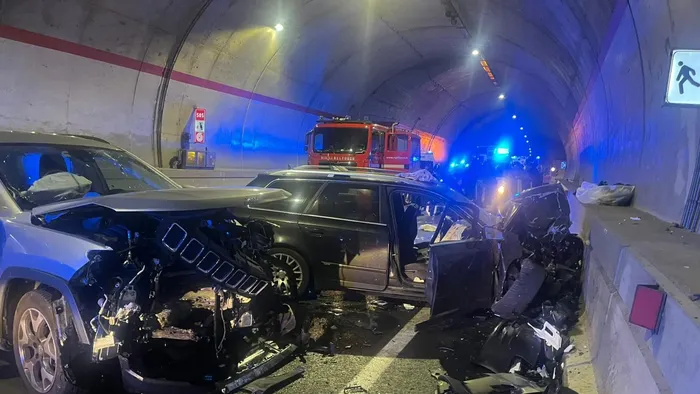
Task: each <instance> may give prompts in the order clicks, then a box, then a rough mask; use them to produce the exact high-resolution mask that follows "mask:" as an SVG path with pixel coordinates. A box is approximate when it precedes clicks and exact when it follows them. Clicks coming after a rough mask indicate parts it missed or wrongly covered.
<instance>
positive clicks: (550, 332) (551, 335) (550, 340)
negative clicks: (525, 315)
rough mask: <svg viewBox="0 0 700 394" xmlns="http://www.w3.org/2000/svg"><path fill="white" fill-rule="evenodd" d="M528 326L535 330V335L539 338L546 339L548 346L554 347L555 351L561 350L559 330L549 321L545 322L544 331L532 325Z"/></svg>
mask: <svg viewBox="0 0 700 394" xmlns="http://www.w3.org/2000/svg"><path fill="white" fill-rule="evenodd" d="M528 325H529V326H530V327H532V329H533V330H535V334H536V335H537V336H538V337H540V338H542V339H544V341H545V343H547V345H548V346H551V347H553V348H554V349H555V350H559V349H560V348H561V335H559V330H557V329H556V328H554V326H552V325H551V324H549V322H548V321H546V322H544V325H543V326H542V329H539V328H536V327H535V326H533V325H532V324H530V323H528Z"/></svg>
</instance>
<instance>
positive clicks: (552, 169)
mask: <svg viewBox="0 0 700 394" xmlns="http://www.w3.org/2000/svg"><path fill="white" fill-rule="evenodd" d="M556 170H557V169H556V168H554V167H552V168H550V169H549V172H554V171H556Z"/></svg>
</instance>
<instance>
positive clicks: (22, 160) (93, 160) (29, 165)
mask: <svg viewBox="0 0 700 394" xmlns="http://www.w3.org/2000/svg"><path fill="white" fill-rule="evenodd" d="M0 177H1V178H2V181H3V183H4V184H5V186H6V187H7V189H8V191H9V193H10V194H11V195H12V197H13V198H14V199H15V200H16V201H17V204H18V205H19V206H20V208H22V209H24V210H28V209H31V208H33V207H36V206H39V205H44V204H49V203H54V202H59V201H65V200H71V199H76V198H83V197H96V196H101V195H105V194H116V193H123V192H130V191H143V190H156V189H172V188H178V187H179V186H178V185H176V184H175V183H173V182H172V181H170V180H169V179H167V178H166V177H164V176H162V175H160V174H158V173H157V172H156V171H154V170H153V169H151V168H149V167H148V166H146V165H144V164H142V163H141V162H140V161H138V160H137V159H136V158H134V157H133V156H132V155H130V154H128V153H126V152H124V151H120V150H116V149H103V148H90V147H80V146H59V145H41V144H31V145H30V144H3V145H1V146H0Z"/></svg>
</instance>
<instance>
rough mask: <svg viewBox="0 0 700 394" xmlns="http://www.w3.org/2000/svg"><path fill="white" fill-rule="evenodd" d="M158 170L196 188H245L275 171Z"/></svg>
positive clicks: (176, 180) (178, 181)
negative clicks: (254, 179)
mask: <svg viewBox="0 0 700 394" xmlns="http://www.w3.org/2000/svg"><path fill="white" fill-rule="evenodd" d="M160 170H161V171H162V172H163V173H165V175H167V176H169V177H170V178H172V179H173V180H174V181H175V182H177V183H179V184H181V185H184V186H196V187H222V186H245V185H247V184H248V182H250V181H252V180H253V178H255V177H256V176H258V174H260V173H266V172H271V171H275V170H256V169H252V170H240V169H215V170H178V169H171V168H161V169H160Z"/></svg>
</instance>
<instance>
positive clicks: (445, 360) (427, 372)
mask: <svg viewBox="0 0 700 394" xmlns="http://www.w3.org/2000/svg"><path fill="white" fill-rule="evenodd" d="M302 304H303V305H304V306H305V308H303V309H304V310H305V315H304V316H300V318H301V319H303V321H304V324H305V326H306V327H307V329H308V330H309V334H310V336H311V340H312V344H313V345H312V346H311V348H312V349H310V350H312V351H309V352H308V353H306V354H305V355H304V356H303V357H299V358H296V359H294V360H292V361H291V362H289V363H288V364H286V365H285V366H283V367H282V368H281V369H280V370H279V371H278V372H276V373H275V374H278V373H283V372H286V371H291V370H293V369H294V368H296V367H298V366H304V367H305V368H306V373H305V375H304V377H302V378H300V379H298V380H296V381H294V382H292V383H290V384H289V385H287V386H285V387H283V388H281V389H280V390H279V391H277V392H278V393H287V394H301V393H317V394H325V393H328V394H339V393H340V394H345V393H351V392H352V393H364V392H367V393H372V394H380V393H385V394H388V393H420V394H425V393H433V392H434V391H435V388H436V380H435V378H433V377H432V376H431V373H433V372H444V371H447V372H449V374H450V375H451V376H453V377H455V378H472V377H477V376H481V375H480V374H481V373H483V372H484V370H482V369H479V367H476V366H475V365H474V364H473V363H472V360H473V359H474V358H475V357H476V355H478V351H479V349H480V348H481V344H482V343H483V341H484V340H485V339H486V337H487V336H488V334H489V333H490V332H491V330H492V328H493V323H490V322H489V321H478V320H477V321H471V322H470V323H469V324H467V325H465V324H463V323H459V324H452V325H451V326H450V327H446V326H445V325H444V324H443V325H436V326H433V327H430V328H427V329H423V330H420V331H419V332H416V330H415V325H416V324H417V323H420V322H422V321H425V320H426V319H427V318H428V316H429V309H428V308H427V307H424V306H423V305H419V304H416V305H408V307H405V306H404V304H403V303H402V302H392V301H390V300H386V301H384V300H378V299H377V298H374V297H365V296H362V295H357V294H354V293H345V292H324V293H323V294H322V295H321V296H319V298H318V299H316V300H312V301H305V302H303V303H302ZM331 344H332V347H333V348H334V349H335V351H334V354H333V355H329V354H323V353H327V352H325V350H326V349H328V348H330V347H331ZM313 348H317V350H320V352H314V351H313V350H314V349H313ZM0 360H3V361H4V362H3V361H0V393H2V394H20V393H23V392H24V391H23V387H22V384H21V381H20V379H19V378H18V377H17V374H16V372H15V370H14V364H13V363H14V362H13V361H12V359H11V355H9V354H2V355H0Z"/></svg>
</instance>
